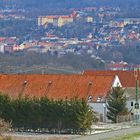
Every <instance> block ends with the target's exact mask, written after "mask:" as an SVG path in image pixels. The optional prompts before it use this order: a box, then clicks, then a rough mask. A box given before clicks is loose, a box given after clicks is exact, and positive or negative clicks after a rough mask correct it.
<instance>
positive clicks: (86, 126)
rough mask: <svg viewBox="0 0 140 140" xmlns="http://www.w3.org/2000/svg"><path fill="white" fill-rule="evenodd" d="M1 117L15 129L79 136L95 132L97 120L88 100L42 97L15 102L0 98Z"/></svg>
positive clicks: (7, 97)
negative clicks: (94, 124)
mask: <svg viewBox="0 0 140 140" xmlns="http://www.w3.org/2000/svg"><path fill="white" fill-rule="evenodd" d="M0 118H2V119H4V120H5V121H6V122H10V123H11V125H12V129H14V130H15V129H18V131H27V130H32V131H34V132H36V131H37V130H41V132H42V131H43V132H49V133H71V134H79V133H84V132H86V131H87V130H91V125H92V124H93V122H96V121H97V118H96V116H95V113H94V112H93V111H92V110H91V108H90V107H89V105H88V104H87V103H86V101H85V100H84V99H71V100H49V99H48V98H47V97H42V98H32V99H31V98H27V97H25V98H21V97H19V98H17V99H11V98H10V97H9V96H7V95H2V94H1V95H0Z"/></svg>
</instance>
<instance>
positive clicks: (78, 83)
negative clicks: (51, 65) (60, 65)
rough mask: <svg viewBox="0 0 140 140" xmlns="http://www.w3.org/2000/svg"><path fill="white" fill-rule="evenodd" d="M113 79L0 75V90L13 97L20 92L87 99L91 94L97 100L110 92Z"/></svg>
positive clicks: (106, 77) (103, 77) (74, 76)
mask: <svg viewBox="0 0 140 140" xmlns="http://www.w3.org/2000/svg"><path fill="white" fill-rule="evenodd" d="M25 81H26V82H27V83H25ZM113 81H114V76H87V75H0V92H1V93H5V94H8V95H10V96H11V97H13V98H16V97H18V95H19V94H20V93H23V96H29V97H34V96H35V97H42V96H45V95H46V96H47V97H48V98H50V99H66V98H68V99H70V98H74V97H78V98H85V99H86V98H87V97H88V96H89V95H91V96H92V97H93V100H94V101H95V100H96V99H97V98H98V97H105V96H106V95H107V94H108V92H109V90H110V89H111V87H112V83H113ZM91 83H92V84H91Z"/></svg>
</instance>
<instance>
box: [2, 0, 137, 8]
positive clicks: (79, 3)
mask: <svg viewBox="0 0 140 140" xmlns="http://www.w3.org/2000/svg"><path fill="white" fill-rule="evenodd" d="M0 5H1V6H7V5H8V6H11V5H14V6H16V7H20V8H29V7H30V8H31V7H33V8H37V7H38V8H39V7H49V8H55V7H60V8H77V7H79V8H80V7H85V6H100V5H103V6H120V7H131V8H132V7H140V0H0Z"/></svg>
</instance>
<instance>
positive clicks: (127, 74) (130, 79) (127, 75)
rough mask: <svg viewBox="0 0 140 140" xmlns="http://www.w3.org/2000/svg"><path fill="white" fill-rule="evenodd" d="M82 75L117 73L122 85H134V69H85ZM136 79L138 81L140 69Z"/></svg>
mask: <svg viewBox="0 0 140 140" xmlns="http://www.w3.org/2000/svg"><path fill="white" fill-rule="evenodd" d="M84 75H93V76H97V75H102V76H105V75H118V77H119V79H120V82H121V84H122V86H123V87H135V86H136V78H135V71H111V70H107V71H94V70H87V71H84ZM138 80H139V81H140V71H138ZM139 86H140V83H139Z"/></svg>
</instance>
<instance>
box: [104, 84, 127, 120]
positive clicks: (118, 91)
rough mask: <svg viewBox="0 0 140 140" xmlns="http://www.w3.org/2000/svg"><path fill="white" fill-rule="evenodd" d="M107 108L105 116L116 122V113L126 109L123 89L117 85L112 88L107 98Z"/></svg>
mask: <svg viewBox="0 0 140 140" xmlns="http://www.w3.org/2000/svg"><path fill="white" fill-rule="evenodd" d="M107 109H108V111H107V118H108V119H109V120H111V121H112V122H114V123H117V117H118V115H120V114H122V113H124V111H126V110H127V108H126V97H125V95H124V89H122V88H121V87H119V86H117V87H114V88H112V90H111V92H110V93H109V96H108V99H107ZM126 112H127V111H126Z"/></svg>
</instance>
